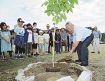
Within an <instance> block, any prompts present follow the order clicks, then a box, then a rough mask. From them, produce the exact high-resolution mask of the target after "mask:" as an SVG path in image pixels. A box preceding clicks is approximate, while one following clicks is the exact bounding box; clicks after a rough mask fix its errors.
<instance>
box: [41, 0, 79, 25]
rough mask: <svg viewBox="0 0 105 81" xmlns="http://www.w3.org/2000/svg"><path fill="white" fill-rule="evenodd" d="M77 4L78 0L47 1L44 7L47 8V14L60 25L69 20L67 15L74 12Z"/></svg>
mask: <svg viewBox="0 0 105 81" xmlns="http://www.w3.org/2000/svg"><path fill="white" fill-rule="evenodd" d="M75 4H78V0H46V1H45V2H44V3H43V5H42V6H45V7H46V10H45V13H47V15H48V16H52V17H53V21H54V22H55V23H56V24H58V23H59V22H61V21H62V20H66V19H67V13H69V12H73V8H74V5H75Z"/></svg>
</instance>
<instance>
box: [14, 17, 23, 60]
mask: <svg viewBox="0 0 105 81" xmlns="http://www.w3.org/2000/svg"><path fill="white" fill-rule="evenodd" d="M23 23H24V21H22V19H20V18H19V19H18V20H17V25H16V26H15V27H14V33H15V41H14V44H15V53H16V57H19V58H20V57H21V56H22V53H23V54H24V53H25V44H24V34H25V29H24V28H23Z"/></svg>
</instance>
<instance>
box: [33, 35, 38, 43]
mask: <svg viewBox="0 0 105 81" xmlns="http://www.w3.org/2000/svg"><path fill="white" fill-rule="evenodd" d="M34 42H35V43H38V34H37V33H34Z"/></svg>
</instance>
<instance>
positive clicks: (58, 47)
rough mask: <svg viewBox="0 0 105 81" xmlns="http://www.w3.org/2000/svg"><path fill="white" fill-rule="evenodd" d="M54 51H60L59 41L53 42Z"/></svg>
mask: <svg viewBox="0 0 105 81" xmlns="http://www.w3.org/2000/svg"><path fill="white" fill-rule="evenodd" d="M55 51H56V52H61V43H55Z"/></svg>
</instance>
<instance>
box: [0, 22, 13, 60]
mask: <svg viewBox="0 0 105 81" xmlns="http://www.w3.org/2000/svg"><path fill="white" fill-rule="evenodd" d="M0 38H1V54H2V59H6V56H5V53H6V52H8V51H11V50H12V49H11V43H10V39H11V35H10V31H8V30H7V25H6V23H5V22H2V23H1V32H0ZM10 57H11V54H10Z"/></svg>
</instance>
